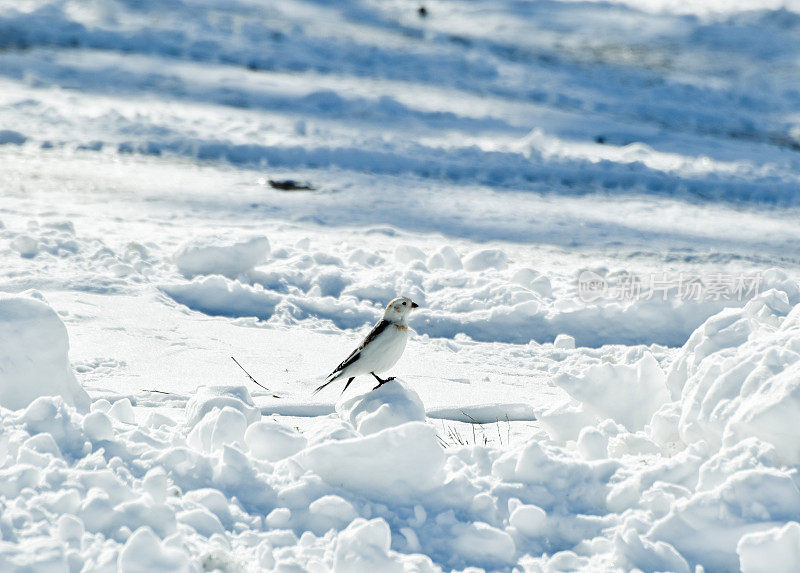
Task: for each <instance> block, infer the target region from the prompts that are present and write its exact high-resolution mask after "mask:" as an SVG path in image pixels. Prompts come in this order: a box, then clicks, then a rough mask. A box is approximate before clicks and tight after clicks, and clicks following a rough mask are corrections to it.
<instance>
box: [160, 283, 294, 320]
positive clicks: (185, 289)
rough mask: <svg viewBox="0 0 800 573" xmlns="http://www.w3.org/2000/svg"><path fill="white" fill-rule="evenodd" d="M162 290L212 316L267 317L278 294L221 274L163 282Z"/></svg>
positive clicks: (176, 300)
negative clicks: (182, 280) (188, 280)
mask: <svg viewBox="0 0 800 573" xmlns="http://www.w3.org/2000/svg"><path fill="white" fill-rule="evenodd" d="M161 290H162V291H164V292H165V293H166V294H167V295H169V297H170V298H172V299H173V300H174V301H175V302H177V303H180V304H183V305H185V306H187V307H189V308H191V309H192V310H197V311H199V312H202V313H205V314H210V315H213V316H229V317H242V316H254V317H256V318H260V319H262V320H268V319H269V318H270V317H271V316H272V313H273V312H275V306H276V305H277V304H278V302H280V297H279V296H278V295H276V294H275V293H272V292H269V291H266V290H264V288H263V287H262V286H260V285H256V286H254V287H252V286H249V285H246V284H243V283H241V282H239V281H238V280H230V279H226V278H225V277H223V276H221V275H211V276H207V277H197V278H195V279H194V280H193V281H191V282H189V283H184V284H168V285H162V286H161Z"/></svg>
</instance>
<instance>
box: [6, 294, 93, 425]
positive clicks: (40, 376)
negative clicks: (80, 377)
mask: <svg viewBox="0 0 800 573" xmlns="http://www.w3.org/2000/svg"><path fill="white" fill-rule="evenodd" d="M68 352H69V340H68V339H67V329H66V327H65V326H64V323H63V322H62V321H61V318H60V317H59V316H58V314H57V313H56V312H55V311H54V310H53V309H52V308H51V307H50V306H49V305H48V304H47V303H46V302H45V300H44V297H43V296H42V295H41V294H39V293H38V292H36V291H28V292H26V293H23V294H22V295H15V296H12V295H0V406H2V407H4V408H10V409H12V410H19V409H20V408H24V407H26V406H27V405H28V404H30V403H31V402H33V401H34V400H35V399H36V398H38V397H39V396H61V397H62V398H63V399H64V401H65V402H66V403H67V404H70V405H71V406H74V407H76V408H77V409H78V410H80V411H84V412H85V411H87V410H88V409H89V403H90V400H89V395H88V394H87V393H86V392H85V391H84V390H83V388H81V386H80V384H78V381H77V380H76V379H75V375H74V374H73V372H72V368H71V367H70V364H69V357H68V355H67V354H68Z"/></svg>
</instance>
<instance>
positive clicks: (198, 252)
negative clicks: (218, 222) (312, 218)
mask: <svg viewBox="0 0 800 573" xmlns="http://www.w3.org/2000/svg"><path fill="white" fill-rule="evenodd" d="M268 255H269V240H268V239H267V238H266V237H253V238H251V239H248V240H244V241H239V242H234V243H231V244H227V241H226V240H225V239H224V238H221V237H206V238H203V239H202V240H195V241H189V242H187V243H186V244H184V245H182V246H181V247H180V248H179V249H178V251H177V252H176V253H175V255H174V260H175V264H176V265H177V266H178V270H179V271H180V272H181V273H183V275H184V276H187V277H189V278H191V277H194V276H197V275H210V274H220V275H224V276H228V277H236V276H237V275H239V274H241V273H245V272H247V271H250V270H252V269H253V268H254V267H255V266H256V265H257V264H259V263H262V262H264V261H265V260H266V258H267V256H268Z"/></svg>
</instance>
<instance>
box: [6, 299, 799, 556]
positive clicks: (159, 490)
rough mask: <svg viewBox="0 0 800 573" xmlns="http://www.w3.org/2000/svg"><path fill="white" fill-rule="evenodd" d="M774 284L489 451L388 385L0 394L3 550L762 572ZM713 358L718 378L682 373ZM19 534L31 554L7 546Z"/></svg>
mask: <svg viewBox="0 0 800 573" xmlns="http://www.w3.org/2000/svg"><path fill="white" fill-rule="evenodd" d="M786 301H787V297H786V293H785V292H782V291H777V290H771V291H768V292H766V293H764V294H762V295H761V296H760V297H758V298H757V299H754V300H753V301H751V302H750V303H748V304H747V305H746V306H745V307H744V308H741V309H728V310H725V311H723V312H721V313H720V314H718V315H715V316H714V317H712V318H710V319H709V320H707V321H706V322H705V323H704V324H703V325H702V326H701V327H700V328H698V329H697V330H696V331H695V333H694V334H693V335H692V337H691V338H690V340H689V341H688V342H687V343H686V345H685V346H684V347H683V348H682V349H681V351H680V352H679V354H678V356H677V357H676V359H675V360H674V361H673V362H672V363H671V365H670V366H669V367H668V368H667V370H666V371H665V370H663V369H662V368H661V367H660V366H659V364H658V362H657V361H655V360H654V359H653V357H652V356H651V355H650V354H644V355H643V356H642V357H641V358H638V359H636V360H635V361H634V360H632V361H631V362H630V364H628V365H617V366H612V365H609V364H606V365H599V366H598V367H596V368H590V369H587V370H586V371H585V374H584V379H583V382H582V383H578V382H576V381H575V380H574V379H564V380H561V381H557V383H558V384H560V385H563V386H565V387H566V389H567V391H568V392H569V393H570V394H571V395H572V398H571V400H573V402H572V403H571V407H573V408H574V409H575V410H576V411H577V412H581V414H580V415H582V416H583V419H582V421H581V422H580V423H577V422H575V421H574V420H567V421H564V420H563V419H562V418H559V417H558V416H557V415H552V414H548V413H547V412H545V413H543V414H542V419H543V423H544V428H545V430H546V431H545V430H539V431H534V432H533V433H532V434H531V435H529V436H527V438H526V439H525V440H524V441H523V442H521V443H519V444H518V445H507V446H506V447H505V448H502V449H500V448H497V447H493V446H484V445H480V444H471V445H467V446H463V447H453V445H452V444H448V443H447V442H446V441H444V440H442V437H441V436H440V435H437V430H436V428H435V426H434V425H431V424H429V423H427V422H426V418H425V414H424V409H423V408H422V404H421V401H420V399H419V396H418V395H417V394H416V393H415V392H414V391H413V390H411V389H410V388H409V387H407V386H406V385H405V384H404V383H403V382H401V381H397V382H393V383H390V384H387V385H386V386H383V387H381V388H380V389H379V390H378V391H375V392H367V393H366V394H361V395H356V396H353V397H350V398H345V399H343V400H341V401H340V402H339V403H338V404H337V407H336V408H337V411H336V413H334V414H330V415H329V417H328V422H327V423H326V424H322V425H318V426H317V427H316V430H315V431H314V432H310V433H307V434H303V433H301V432H298V431H297V430H296V429H295V428H293V427H291V426H287V425H286V424H285V423H283V422H281V421H280V420H276V419H269V418H264V417H262V414H261V411H260V409H259V408H258V407H256V406H255V404H254V402H253V399H252V397H251V396H250V394H249V392H248V390H247V389H246V388H244V387H242V386H227V387H226V386H217V387H201V388H199V389H198V391H197V392H196V393H195V395H194V396H193V397H192V398H191V399H190V400H189V401H188V402H187V404H186V407H185V413H184V416H183V417H182V419H181V417H179V414H178V413H177V412H173V413H172V415H170V416H164V418H163V420H161V421H159V420H155V421H154V423H151V424H142V423H141V422H139V423H138V424H137V419H136V414H135V413H134V410H133V408H132V405H131V403H130V401H129V400H128V399H124V398H123V399H120V400H117V401H115V402H114V404H113V405H112V404H110V403H109V402H108V401H107V400H97V401H95V403H94V404H93V406H92V411H91V412H89V413H85V414H82V413H80V412H79V411H77V410H76V409H75V408H74V407H73V406H71V405H70V404H68V403H67V401H66V400H65V398H64V397H61V396H55V397H51V396H48V395H47V393H48V392H52V391H53V390H51V389H49V388H47V387H46V386H44V387H40V390H41V393H42V395H41V396H39V397H34V398H33V399H32V401H30V403H29V404H28V405H27V406H24V407H22V408H19V409H16V410H11V409H7V408H4V409H3V410H2V424H3V430H4V431H3V435H4V436H5V438H4V440H3V450H2V453H3V462H2V465H0V471H2V474H3V480H2V484H3V485H2V496H3V497H2V498H1V499H2V501H0V503H2V504H3V516H4V517H3V518H1V519H0V526H2V532H3V540H4V541H3V542H2V546H3V548H4V549H3V551H0V555H2V557H0V559H2V560H3V564H4V567H6V569H7V570H17V569H20V568H22V567H24V566H26V565H25V564H26V563H27V564H29V565H30V566H31V567H34V568H39V569H41V570H46V569H47V568H52V569H53V570H59V569H60V568H64V569H69V570H76V571H78V570H81V568H82V567H88V568H90V569H92V570H109V571H112V570H122V571H138V570H142V569H141V567H143V566H147V567H148V568H149V570H151V571H172V570H186V571H192V570H198V571H199V570H201V569H200V568H201V567H203V566H205V567H207V566H209V564H216V565H215V566H218V567H223V568H229V569H230V568H233V569H237V568H240V569H248V567H249V568H251V569H253V567H254V566H253V564H257V565H256V566H255V569H257V568H261V567H264V568H271V567H278V568H280V564H281V563H282V562H286V563H289V562H291V563H299V564H301V565H302V566H304V567H307V568H312V569H313V568H329V567H336V568H337V570H338V567H340V566H342V567H345V570H349V569H347V567H351V568H352V570H354V571H355V570H357V569H359V568H363V567H372V568H379V569H380V570H384V569H385V570H395V569H396V570H398V571H401V570H408V571H416V570H431V571H435V570H438V568H439V567H445V568H451V567H453V568H463V567H465V566H466V565H478V566H481V567H484V568H488V569H495V568H501V569H503V568H506V567H509V566H511V565H512V564H513V563H514V562H517V561H521V562H522V563H523V564H524V565H525V567H526V568H529V569H531V570H538V569H541V570H551V569H552V568H558V567H564V566H567V567H570V568H581V567H583V568H593V567H595V566H600V565H602V566H603V567H605V566H608V567H621V568H640V569H642V570H665V569H666V570H671V571H689V570H690V568H691V567H693V566H694V564H698V563H702V564H703V565H704V566H706V567H708V568H710V569H711V570H717V569H719V570H723V569H725V570H730V569H734V568H737V567H739V565H740V563H741V566H742V567H743V568H744V569H745V570H753V571H756V570H759V569H758V568H759V567H760V566H761V565H762V564H761V563H760V562H755V563H754V562H753V560H754V558H753V555H755V554H756V552H758V551H759V549H758V548H763V547H765V546H769V547H774V548H775V551H774V555H775V560H776V561H775V563H776V566H777V567H780V566H782V564H785V563H786V562H787V561H786V559H791V558H792V556H793V555H794V554H793V553H791V552H792V551H793V550H792V549H791V547H792V545H791V543H792V541H790V540H791V539H793V538H792V535H793V533H794V531H795V530H794V529H792V527H795V526H796V524H791V523H788V522H790V521H791V520H792V519H793V516H796V515H797V514H798V512H800V490H798V486H797V482H796V480H795V479H794V472H793V471H792V470H791V469H790V468H791V467H792V466H794V465H796V464H797V463H798V460H797V457H796V455H797V453H796V447H795V446H796V443H797V440H798V437H797V436H794V435H793V434H792V433H791V431H792V430H791V428H793V427H794V425H793V424H792V423H791V422H792V419H791V418H790V417H788V416H791V415H792V413H793V412H795V411H796V408H797V407H798V406H797V405H795V404H794V400H795V394H797V392H796V386H797V384H796V383H795V382H796V380H797V377H796V376H792V373H793V372H794V371H795V370H796V369H795V368H794V364H795V363H796V361H797V356H800V354H798V353H797V349H796V348H794V347H795V346H796V341H797V340H798V339H800V322H798V320H797V317H798V316H800V314H798V311H800V305H795V306H794V307H792V306H790V305H788V304H787V302H786ZM4 303H5V304H6V306H7V307H8V310H7V312H6V313H5V314H6V315H16V314H18V313H20V312H21V311H23V310H29V309H30V307H31V305H32V304H34V303H35V304H34V307H35V308H37V310H38V311H39V315H44V316H47V313H46V312H45V310H49V307H48V306H47V305H46V304H45V303H43V302H41V301H40V300H39V299H37V298H32V297H30V296H19V297H6V298H5V299H4ZM12 311H13V312H12ZM59 325H60V323H59V322H52V323H51V324H50V327H51V328H54V329H55V330H58V328H57V327H58V326H59ZM743 340H744V341H743ZM62 357H63V356H62ZM712 370H713V371H716V372H719V374H718V375H717V376H716V377H715V378H714V380H715V381H716V383H715V385H714V387H712V388H709V389H705V390H704V391H702V392H700V391H698V387H702V386H703V385H704V384H708V380H709V378H708V374H707V373H708V372H709V371H712ZM25 375H26V373H25V372H20V373H17V374H14V376H18V377H15V378H5V379H4V389H7V388H8V387H9V386H14V383H16V382H19V381H22V380H24V376H25ZM732 377H735V378H733V380H734V381H736V382H735V383H732V382H731V380H732ZM44 379H46V378H44ZM615 383H616V384H620V385H621V386H620V388H619V390H614V389H613V387H612V390H609V391H607V392H598V391H596V390H594V389H593V388H594V385H595V384H606V385H608V384H615ZM670 387H672V388H674V389H675V390H676V391H677V394H676V399H673V398H672V397H671V395H670ZM575 388H581V393H579V394H577V395H576V393H575V392H576V390H575ZM752 395H757V396H759V399H756V400H754V399H748V397H749V396H752ZM644 396H647V397H649V400H650V401H649V402H648V401H643V397H644ZM620 403H625V405H627V406H628V407H627V408H621V407H620ZM782 412H786V414H785V415H786V416H787V417H786V418H784V419H781V418H780V416H781V415H782V414H781V413H782ZM577 415H578V414H575V416H577ZM634 415H636V416H639V417H638V418H637V417H632V416H634ZM569 426H574V427H577V426H581V428H580V431H579V433H578V436H577V439H575V438H565V437H564V436H565V435H566V434H565V432H566V433H567V434H568V433H569V431H570V430H569ZM667 428H672V432H667V431H665V429H667ZM665 452H666V454H667V455H665V454H664V453H665ZM353 468H358V471H353ZM12 516H13V517H12ZM785 523H788V524H787V525H785V526H784V527H783V529H780V527H781V526H780V525H776V524H785ZM22 540H25V543H26V544H28V543H32V544H40V545H41V546H42V547H46V548H47V550H46V551H44V550H43V551H37V552H36V553H35V554H31V553H30V552H21V551H20V549H19V548H20V545H19V543H20V542H21V541H22ZM145 547H147V551H146V553H147V558H146V560H145V561H143V560H142V558H141V554H142V553H141V552H142V551H144V548H145ZM542 553H544V555H541V554H542ZM539 555H541V556H539ZM740 559H741V561H740ZM756 561H757V560H756ZM255 569H253V570H255ZM362 570H363V569H362Z"/></svg>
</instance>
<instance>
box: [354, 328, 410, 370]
mask: <svg viewBox="0 0 800 573" xmlns="http://www.w3.org/2000/svg"><path fill="white" fill-rule="evenodd" d="M407 341H408V328H407V327H404V326H401V327H398V326H397V325H395V324H391V325H389V326H388V327H387V328H386V329H385V330H384V331H383V332H381V333H380V334H379V335H378V336H376V337H375V338H374V339H372V340H371V341H370V343H369V344H368V345H367V347H366V348H364V349H363V350H362V351H361V356H360V357H359V360H358V361H357V362H356V364H353V365H352V367H351V368H348V375H351V376H352V375H356V374H358V373H367V372H375V373H378V374H379V373H381V372H386V371H387V370H389V369H390V368H391V367H392V366H394V365H395V364H396V363H397V361H398V360H400V357H401V356H402V355H403V350H405V348H406V342H407ZM356 370H357V371H358V372H356Z"/></svg>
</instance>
